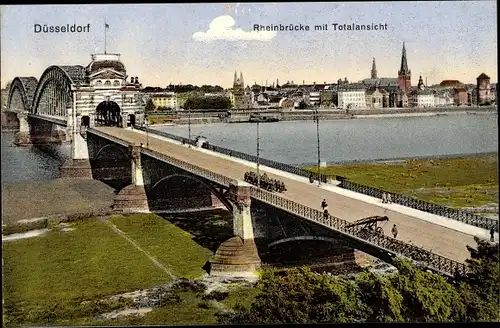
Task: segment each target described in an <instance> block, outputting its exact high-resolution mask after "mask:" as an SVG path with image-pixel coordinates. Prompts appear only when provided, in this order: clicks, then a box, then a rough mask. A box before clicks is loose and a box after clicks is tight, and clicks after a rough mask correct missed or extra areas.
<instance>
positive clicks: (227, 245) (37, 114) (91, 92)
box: [7, 54, 475, 276]
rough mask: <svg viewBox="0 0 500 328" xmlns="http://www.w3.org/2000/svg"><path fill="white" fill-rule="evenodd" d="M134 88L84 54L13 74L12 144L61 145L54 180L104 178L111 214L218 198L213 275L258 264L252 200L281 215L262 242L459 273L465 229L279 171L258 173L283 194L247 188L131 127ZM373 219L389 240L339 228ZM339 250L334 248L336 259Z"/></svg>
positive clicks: (232, 171) (201, 155) (138, 110)
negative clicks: (229, 229)
mask: <svg viewBox="0 0 500 328" xmlns="http://www.w3.org/2000/svg"><path fill="white" fill-rule="evenodd" d="M139 90H140V84H139V83H138V78H137V77H135V78H131V81H130V82H127V75H126V71H125V67H124V65H123V64H122V63H121V62H120V61H119V55H113V54H97V55H92V61H91V63H90V64H89V65H87V67H83V66H80V65H75V66H50V67H49V68H47V69H46V70H45V72H44V73H43V74H42V76H41V78H40V79H39V80H37V79H36V78H34V77H18V78H15V79H14V80H13V82H12V83H11V86H10V90H9V96H8V102H7V112H9V113H11V114H12V115H16V116H17V118H18V119H19V125H20V131H19V133H18V135H17V137H16V143H17V144H20V145H23V144H33V143H35V144H36V143H51V142H63V141H70V142H71V158H70V159H69V160H68V161H67V162H65V163H64V164H63V165H62V167H61V176H62V177H72V178H87V179H99V180H104V181H107V182H108V183H110V184H113V183H114V184H115V185H116V188H117V189H118V190H119V193H118V194H117V196H116V199H115V204H114V209H115V210H116V211H118V212H149V211H158V210H163V209H165V208H167V207H169V206H170V207H172V208H180V207H183V206H185V205H186V204H188V205H189V204H191V205H193V204H199V206H202V205H207V204H208V205H213V204H215V203H218V204H222V205H223V206H225V207H226V208H227V209H228V210H229V211H230V212H231V213H232V215H233V235H234V236H233V237H232V238H229V239H228V240H227V241H226V242H224V243H222V244H221V245H220V246H219V248H218V249H217V252H216V254H215V256H214V259H213V260H212V263H211V264H212V265H211V272H213V273H214V274H242V273H249V272H253V271H255V270H256V268H257V267H258V266H259V265H260V264H261V258H260V255H261V254H260V253H259V250H258V247H257V244H256V240H257V239H258V238H256V236H255V234H256V233H257V232H258V230H259V229H258V228H257V225H256V218H255V217H253V216H255V215H253V214H252V213H253V212H252V208H254V207H255V206H254V205H256V204H261V205H262V206H267V210H266V211H268V212H269V213H270V212H271V211H277V212H279V213H280V215H278V216H287V217H288V218H291V219H290V220H288V221H287V222H288V223H286V224H283V222H278V225H279V226H280V227H281V230H282V232H283V233H282V234H280V233H278V232H271V233H268V234H267V235H268V236H272V237H273V238H268V243H267V246H266V247H267V248H273V247H279V245H287V243H290V242H293V241H308V240H318V241H322V242H324V243H331V244H335V243H336V242H338V241H342V242H341V243H340V244H342V245H348V246H349V247H351V249H359V250H362V251H363V252H365V253H368V254H371V255H373V256H375V257H377V258H380V259H382V260H384V261H386V262H389V263H391V262H392V261H393V260H394V259H395V258H396V257H407V258H410V259H412V260H413V261H415V262H418V263H421V264H422V265H424V266H425V267H427V268H428V269H430V270H434V271H436V272H439V273H440V274H444V275H448V276H454V275H455V274H457V273H464V272H465V270H466V268H465V265H464V261H465V259H466V258H468V257H469V254H468V251H467V249H466V245H474V244H475V242H474V239H473V235H474V234H473V233H470V232H467V231H460V230H457V229H450V228H449V227H446V226H444V225H442V224H438V223H436V222H432V220H423V219H422V218H420V217H418V216H416V215H411V214H408V213H406V212H405V211H400V210H397V209H395V208H390V209H388V208H386V207H383V206H381V204H375V203H370V202H367V201H363V200H360V199H358V198H355V197H350V196H348V195H345V194H342V193H339V192H336V191H332V190H329V189H324V188H318V187H317V186H315V185H312V184H310V183H308V182H307V181H304V180H300V179H295V178H293V177H290V176H289V175H288V176H287V175H286V174H285V175H284V174H282V173H284V172H277V171H274V172H271V171H269V172H266V173H267V174H268V176H269V177H271V178H275V179H279V180H282V181H283V182H285V184H286V186H287V190H286V191H285V192H284V193H280V194H277V193H272V192H268V191H265V190H263V189H261V188H257V187H255V186H252V185H250V184H248V183H246V182H244V181H242V180H243V177H244V173H245V172H248V171H250V170H252V166H251V165H248V164H245V163H242V162H238V161H236V160H231V159H228V158H223V157H221V156H216V155H215V154H214V153H210V152H209V151H208V152H202V151H199V150H198V149H196V147H193V148H190V147H187V146H185V145H181V144H180V143H178V142H175V141H174V140H167V139H165V138H162V137H160V136H158V135H155V134H154V133H149V134H145V133H143V132H142V131H139V130H138V129H133V127H134V126H140V125H141V124H142V123H143V121H144V115H143V114H144V113H143V109H144V104H143V103H142V99H141V98H140V94H139ZM192 143H193V142H192V140H189V144H192ZM323 198H326V200H327V201H328V204H329V212H330V214H329V215H326V216H325V215H323V213H322V211H320V210H319V202H320V201H321V199H323ZM373 215H380V216H388V217H389V218H390V222H391V224H392V223H394V224H396V225H397V226H398V230H399V236H398V238H397V239H395V238H392V237H389V236H386V235H384V234H378V233H374V232H370V231H367V230H366V229H362V228H361V227H349V224H350V223H352V222H354V221H356V220H358V219H361V218H363V217H368V216H373ZM272 220H274V218H271V215H270V214H269V215H267V216H264V217H263V219H262V220H261V223H262V222H263V225H264V226H265V225H266V222H267V225H268V226H270V224H269V223H270V221H272ZM284 225H285V226H287V227H288V228H284V227H283V226H284ZM474 228H475V227H474ZM287 229H288V230H287ZM347 253H348V252H347ZM347 253H346V251H345V247H344V248H343V246H339V247H338V253H337V255H338V258H345V257H346V254H347ZM350 254H351V255H352V254H353V253H352V252H351V253H350ZM337 255H336V256H337ZM347 255H349V254H347ZM347 257H349V256H347ZM351 258H352V256H351Z"/></svg>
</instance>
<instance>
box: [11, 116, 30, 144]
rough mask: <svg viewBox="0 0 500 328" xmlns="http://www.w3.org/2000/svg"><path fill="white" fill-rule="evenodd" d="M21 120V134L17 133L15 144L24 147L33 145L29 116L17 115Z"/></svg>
mask: <svg viewBox="0 0 500 328" xmlns="http://www.w3.org/2000/svg"><path fill="white" fill-rule="evenodd" d="M17 118H18V120H19V132H17V133H16V135H15V138H14V144H16V145H19V146H23V145H30V144H31V134H30V125H29V122H28V114H25V113H17Z"/></svg>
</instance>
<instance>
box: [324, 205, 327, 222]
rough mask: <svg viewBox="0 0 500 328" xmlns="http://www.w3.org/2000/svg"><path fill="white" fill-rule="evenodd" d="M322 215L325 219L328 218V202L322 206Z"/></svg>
mask: <svg viewBox="0 0 500 328" xmlns="http://www.w3.org/2000/svg"><path fill="white" fill-rule="evenodd" d="M323 217H324V218H325V219H327V218H328V204H326V205H325V207H323Z"/></svg>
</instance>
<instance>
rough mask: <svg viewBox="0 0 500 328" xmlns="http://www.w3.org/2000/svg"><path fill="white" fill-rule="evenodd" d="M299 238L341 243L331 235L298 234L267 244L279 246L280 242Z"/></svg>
mask: <svg viewBox="0 0 500 328" xmlns="http://www.w3.org/2000/svg"><path fill="white" fill-rule="evenodd" d="M297 240H319V241H326V242H330V243H333V244H337V243H339V240H338V239H336V238H331V237H325V236H297V237H289V238H283V239H280V240H276V241H274V242H272V243H269V244H268V245H267V246H268V247H274V246H277V245H279V244H283V243H288V242H292V241H297Z"/></svg>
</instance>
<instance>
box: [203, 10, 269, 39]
mask: <svg viewBox="0 0 500 328" xmlns="http://www.w3.org/2000/svg"><path fill="white" fill-rule="evenodd" d="M234 24H235V22H234V19H233V18H232V17H231V16H229V15H224V16H219V17H216V18H215V19H214V20H213V21H212V22H211V23H210V27H209V29H208V31H206V32H196V33H194V34H193V39H194V40H195V41H198V42H205V43H210V42H213V41H216V40H226V41H271V39H273V38H274V37H275V36H276V32H275V31H248V32H247V31H243V30H242V29H241V28H234V27H233V26H234Z"/></svg>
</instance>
